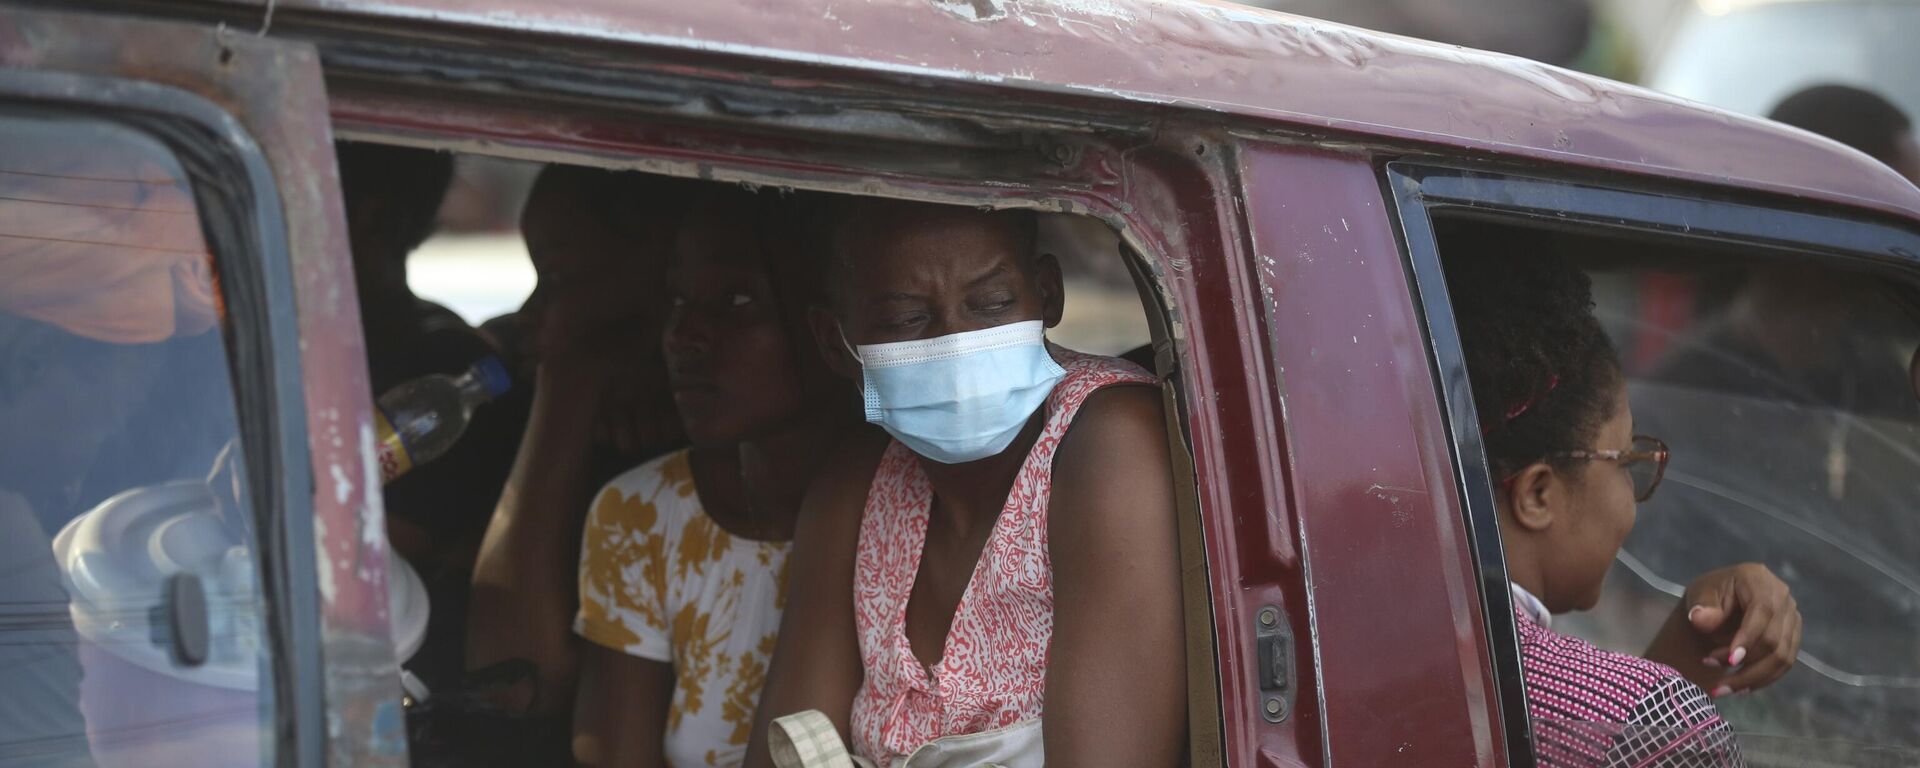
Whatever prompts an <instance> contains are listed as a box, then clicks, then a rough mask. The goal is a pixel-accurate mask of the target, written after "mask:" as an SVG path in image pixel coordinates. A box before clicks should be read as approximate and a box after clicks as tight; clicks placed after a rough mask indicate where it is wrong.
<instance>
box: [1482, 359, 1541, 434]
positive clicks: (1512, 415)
mask: <svg viewBox="0 0 1920 768" xmlns="http://www.w3.org/2000/svg"><path fill="white" fill-rule="evenodd" d="M1559 387H1560V374H1557V373H1556V374H1553V375H1552V376H1548V377H1547V388H1546V389H1545V390H1543V391H1541V392H1540V394H1537V395H1534V396H1533V397H1529V398H1527V399H1526V400H1523V401H1521V402H1520V404H1519V405H1515V406H1513V407H1512V408H1508V409H1507V413H1506V415H1505V416H1503V417H1501V419H1500V421H1499V423H1497V424H1490V425H1487V426H1485V427H1481V428H1480V435H1481V436H1482V437H1485V436H1487V435H1490V434H1493V431H1494V430H1496V429H1499V428H1501V427H1504V426H1506V425H1507V424H1509V423H1511V422H1512V421H1513V420H1514V419H1517V418H1520V417H1521V416H1525V415H1526V414H1527V411H1530V410H1533V407H1534V406H1535V405H1539V404H1540V401H1541V400H1544V399H1546V397H1547V395H1550V394H1553V390H1555V389H1558V388H1559Z"/></svg>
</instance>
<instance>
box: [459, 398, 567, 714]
mask: <svg viewBox="0 0 1920 768" xmlns="http://www.w3.org/2000/svg"><path fill="white" fill-rule="evenodd" d="M536 376H537V383H536V388H535V390H534V403H533V414H532V416H531V417H530V418H529V419H528V421H527V434H526V437H525V439H524V440H523V441H522V442H521V445H520V453H519V455H518V456H517V457H516V458H515V459H514V463H513V472H512V474H510V475H509V476H508V478H507V484H506V488H505V489H504V490H503V491H502V492H501V495H500V504H499V506H498V507H496V508H495V509H494V513H493V520H492V521H491V522H490V523H489V524H488V525H487V532H486V537H485V538H484V539H483V540H482V541H481V544H480V554H479V557H478V559H477V561H476V562H475V563H474V569H473V597H472V604H471V606H470V607H469V609H468V611H469V613H468V617H467V668H468V669H480V668H482V667H485V666H487V665H490V664H493V663H496V662H500V661H505V660H508V659H516V658H518V659H526V660H528V661H531V662H533V663H534V664H535V665H536V666H537V667H538V668H539V673H540V695H539V696H538V700H537V701H534V702H533V707H534V709H535V710H536V711H540V712H553V711H559V710H564V709H565V707H566V706H567V705H568V704H570V703H572V701H573V684H574V674H575V669H576V667H577V665H578V656H577V654H578V646H577V645H576V644H575V641H574V638H573V633H572V632H571V631H570V628H571V627H572V626H573V615H574V609H575V607H576V605H577V595H576V594H575V579H576V574H577V571H576V568H577V567H578V565H579V562H580V560H579V555H580V549H579V539H580V536H579V532H580V526H581V520H582V519H583V517H584V513H585V511H586V509H587V504H588V502H589V500H590V499H591V498H592V494H593V491H594V489H593V488H592V487H590V486H589V483H590V482H591V478H590V477H589V474H588V472H589V463H588V457H589V455H590V453H591V449H592V445H591V439H590V437H591V435H592V432H593V420H594V407H595V403H596V401H597V399H598V390H597V389H596V387H597V386H598V382H596V381H594V379H593V378H592V377H591V376H586V375H567V374H565V372H564V370H558V371H557V370H556V369H555V367H554V366H552V365H546V364H543V365H541V366H540V369H539V373H537V374H536Z"/></svg>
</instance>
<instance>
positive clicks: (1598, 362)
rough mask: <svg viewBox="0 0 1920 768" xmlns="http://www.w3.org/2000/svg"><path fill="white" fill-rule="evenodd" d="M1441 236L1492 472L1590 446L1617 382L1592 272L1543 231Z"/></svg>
mask: <svg viewBox="0 0 1920 768" xmlns="http://www.w3.org/2000/svg"><path fill="white" fill-rule="evenodd" d="M1442 242H1448V241H1447V240H1445V239H1443V240H1442ZM1451 244H1452V245H1453V246H1454V247H1453V248H1452V253H1453V254H1454V256H1453V257H1452V258H1451V259H1449V260H1448V261H1447V263H1446V272H1447V294H1448V296H1449V298H1450V299H1451V301H1452V304H1453V315H1454V322H1455V323H1456V325H1457V326H1458V328H1459V331H1460V344H1461V346H1462V347H1463V348H1464V350H1465V352H1466V358H1467V376H1468V379H1469V381H1470V382H1471V384H1472V386H1473V405H1474V410H1475V411H1477V412H1478V413H1479V416H1480V426H1481V431H1482V433H1483V434H1484V435H1485V443H1486V451H1487V460H1488V462H1489V463H1490V464H1491V465H1492V466H1491V467H1490V469H1491V470H1492V472H1493V475H1494V477H1495V478H1496V479H1498V478H1504V477H1508V476H1510V475H1512V474H1513V473H1515V472H1518V471H1520V470H1521V469H1524V468H1525V467H1526V466H1527V465H1529V464H1533V463H1534V462H1538V461H1543V460H1544V461H1547V462H1548V463H1549V464H1550V465H1552V466H1555V467H1556V468H1558V469H1568V468H1570V460H1568V459H1564V458H1557V457H1555V456H1554V454H1555V453H1556V452H1560V451H1570V450H1580V449H1586V448H1589V447H1591V443H1592V442H1593V440H1594V438H1595V436H1596V433H1597V432H1598V431H1599V427H1600V425H1601V424H1602V423H1604V422H1605V421H1606V420H1607V417H1608V416H1609V415H1611V414H1610V412H1611V410H1612V408H1613V402H1614V398H1615V396H1616V394H1617V393H1618V391H1619V387H1620V386H1621V383H1622V381H1623V380H1622V378H1621V374H1620V363H1619V360H1618V358H1616V357H1615V356H1614V350H1613V343H1612V342H1611V341H1610V340H1608V338H1607V334H1606V331H1604V330H1603V329H1601V327H1600V321H1599V320H1597V319H1596V318H1595V317H1594V315H1593V306H1594V304H1593V284H1592V281H1590V280H1589V279H1588V278H1587V275H1586V274H1585V273H1584V272H1581V271H1580V270H1579V268H1577V267H1575V266H1574V265H1573V264H1572V262H1570V261H1568V260H1567V259H1566V257H1564V256H1563V255H1561V254H1559V253H1557V252H1556V251H1555V248H1554V241H1553V238H1552V236H1551V235H1549V234H1546V233H1527V232H1520V231H1515V230H1513V229H1509V228H1499V229H1497V230H1494V229H1492V228H1488V231H1487V232H1486V236H1478V237H1472V236H1470V237H1468V238H1467V243H1466V244H1467V246H1468V247H1466V248H1462V247H1461V245H1462V243H1461V242H1458V241H1455V242H1453V243H1451Z"/></svg>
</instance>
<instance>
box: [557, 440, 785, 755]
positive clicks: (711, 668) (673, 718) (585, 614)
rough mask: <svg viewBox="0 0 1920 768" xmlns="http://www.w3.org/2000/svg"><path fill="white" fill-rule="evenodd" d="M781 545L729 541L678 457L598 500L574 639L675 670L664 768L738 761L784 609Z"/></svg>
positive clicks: (613, 486)
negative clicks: (703, 506)
mask: <svg viewBox="0 0 1920 768" xmlns="http://www.w3.org/2000/svg"><path fill="white" fill-rule="evenodd" d="M788 547H789V544H788V543H787V542H766V541H753V540H749V539H742V538H738V537H735V536H733V535H731V534H729V533H727V532H726V531H725V530H724V529H722V528H721V527H720V526H719V525H718V524H716V523H715V522H714V521H713V518H710V517H708V516H707V513H706V511H705V510H704V509H703V508H702V507H701V505H700V498H699V496H698V495H697V494H695V493H694V486H693V470H692V468H691V467H690V466H689V465H688V463H687V452H686V451H680V452H678V453H673V454H668V455H666V456H663V457H660V458H658V459H655V460H653V461H650V462H647V463H646V464H642V465H640V466H639V467H637V468H635V469H632V470H629V471H628V472H627V473H625V474H623V475H621V476H619V477H617V478H614V480H613V482H610V483H608V484H607V486H606V488H604V489H602V490H601V491H600V495H599V496H598V497H597V498H596V499H595V500H594V502H593V509H592V510H591V511H590V512H589V513H588V516H587V528H586V535H585V537H584V540H583V543H582V546H581V555H580V614H579V615H578V616H577V617H575V618H574V623H573V627H574V631H575V632H577V633H579V634H580V636H582V637H585V638H586V639H588V640H590V641H592V642H594V643H598V644H600V645H603V646H606V647H608V648H612V649H615V650H618V651H622V652H624V653H628V654H632V655H634V656H638V657H640V658H643V659H652V660H654V661H660V662H665V663H667V664H670V665H672V667H673V676H674V687H673V703H672V705H671V708H670V709H669V710H668V713H667V727H666V756H667V763H668V764H669V765H672V766H676V768H687V767H688V766H735V765H739V764H740V762H741V760H743V759H745V757H746V750H747V736H748V733H749V732H750V731H751V730H752V729H753V709H754V705H755V704H756V703H757V702H758V701H759V699H760V687H761V685H762V684H763V683H764V682H765V681H766V677H767V659H768V658H769V657H771V656H772V655H773V642H774V637H775V635H776V634H777V633H778V631H779V629H780V611H781V610H782V609H783V608H785V607H786V592H787V549H788Z"/></svg>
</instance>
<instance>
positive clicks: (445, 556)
mask: <svg viewBox="0 0 1920 768" xmlns="http://www.w3.org/2000/svg"><path fill="white" fill-rule="evenodd" d="M335 152H336V154H337V155H338V159H339V163H340V191H341V197H342V202H343V204H344V206H345V207H346V214H347V235H348V239H349V241H350V245H351V248H352V256H353V270H354V286H355V290H356V291H357V293H358V295H359V301H360V324H361V327H362V329H363V331H364V333H365V337H366V346H367V373H368V377H369V379H370V381H371V384H372V385H373V387H372V392H371V394H372V395H373V396H374V397H378V396H379V395H380V394H381V393H384V392H386V391H388V390H389V389H392V388H393V387H396V386H398V385H400V384H403V383H405V382H408V381H411V380H413V379H417V378H420V377H422V376H427V375H430V374H436V373H441V374H457V373H460V372H462V371H465V370H466V369H467V367H468V366H471V365H473V364H474V363H475V362H476V361H478V360H480V359H481V358H484V357H488V356H490V355H495V354H497V352H498V350H496V349H494V348H493V346H492V344H490V343H489V342H488V341H487V339H486V337H484V336H483V335H481V334H480V333H479V332H478V331H476V330H474V329H473V328H472V327H471V326H469V325H467V323H466V321H465V320H462V319H460V316H459V315H456V314H454V313H453V311H452V310H449V309H447V308H446V307H442V306H440V305H438V304H435V303H433V302H430V301H427V300H425V299H421V298H419V297H417V296H415V295H414V293H413V289H412V288H410V287H409V286H408V284H407V265H406V264H407V258H408V256H409V255H411V254H412V253H413V251H414V250H415V249H417V248H419V247H420V244H421V243H423V242H425V241H426V239H427V238H428V237H429V236H431V235H432V234H433V231H434V228H435V221H436V217H437V214H438V212H439V210H440V203H441V201H442V199H443V198H444V197H445V196H446V192H447V185H448V182H449V180H450V179H451V178H452V175H453V157H452V156H451V155H448V154H446V153H444V152H435V151H432V150H424V149H414V148H410V147H398V146H388V145H382V144H369V143H363V142H340V143H339V144H338V145H336V147H335ZM517 421H518V420H517V419H515V418H512V417H511V416H510V415H509V414H506V413H503V412H502V411H501V409H499V408H496V407H489V408H483V409H481V410H479V411H477V412H476V413H475V414H474V416H473V422H472V425H471V426H470V427H469V428H468V430H467V431H466V433H465V434H464V435H462V437H461V439H460V441H459V442H458V443H455V444H454V446H453V447H452V448H451V449H449V450H448V451H447V453H446V455H444V456H441V457H440V458H439V459H437V460H435V461H433V462H432V463H430V464H423V465H421V466H419V467H416V468H415V469H413V470H412V471H409V472H408V473H407V474H406V475H404V476H402V477H399V478H396V479H394V481H393V482H392V483H389V484H388V485H387V486H386V487H385V488H384V489H382V502H383V504H384V507H385V510H386V520H387V532H388V538H389V539H390V540H391V541H392V543H393V547H394V550H395V551H396V552H398V553H399V554H400V555H401V556H402V557H404V558H406V559H407V561H408V562H409V563H411V564H412V565H413V567H414V568H415V569H417V570H418V571H419V572H420V574H421V576H422V577H423V578H424V579H425V581H426V584H427V593H428V602H429V603H431V605H432V610H431V612H430V613H429V619H428V626H427V639H426V643H425V645H423V646H422V648H421V651H420V652H419V653H418V654H416V655H415V656H414V659H413V661H412V662H410V663H409V664H408V668H409V670H410V671H412V672H413V673H415V674H416V675H418V676H419V677H420V678H421V679H422V680H425V681H426V683H427V684H428V686H429V687H438V686H441V685H445V684H447V683H450V682H452V681H453V680H454V679H455V678H457V677H458V676H459V674H460V671H461V669H462V662H461V656H462V654H463V652H464V650H465V649H464V644H465V641H464V633H465V630H466V622H467V616H466V609H467V603H468V592H469V589H470V586H469V582H470V581H471V577H472V568H473V558H474V552H475V550H477V549H478V548H479V546H480V537H481V535H482V534H483V533H484V532H485V530H486V526H487V520H488V518H489V517H490V516H491V513H492V511H493V505H494V503H495V501H497V500H498V499H499V497H500V487H501V484H502V483H504V482H505V480H506V477H507V470H508V468H509V467H510V466H511V465H512V462H513V451H514V443H515V437H516V434H515V433H516V431H517V430H516V428H517Z"/></svg>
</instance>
